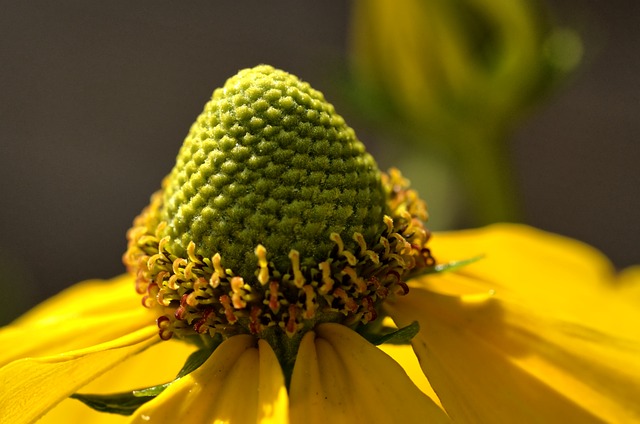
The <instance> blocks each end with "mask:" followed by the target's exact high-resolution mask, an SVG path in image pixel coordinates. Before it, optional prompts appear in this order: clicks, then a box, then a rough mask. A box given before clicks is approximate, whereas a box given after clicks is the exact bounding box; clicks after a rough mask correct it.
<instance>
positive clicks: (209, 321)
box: [123, 169, 435, 339]
mask: <svg viewBox="0 0 640 424" xmlns="http://www.w3.org/2000/svg"><path fill="white" fill-rule="evenodd" d="M382 183H383V186H384V188H385V190H386V193H387V199H388V200H387V204H388V206H389V210H390V211H391V213H390V215H388V216H385V217H384V226H383V231H382V233H381V234H380V237H379V238H378V240H376V241H375V242H374V243H367V241H366V240H365V239H364V237H363V236H362V234H360V233H354V234H353V240H354V241H355V242H356V244H357V246H358V247H357V248H356V249H354V250H353V251H350V250H348V249H345V245H344V243H343V240H342V237H341V236H340V235H339V234H337V233H333V234H331V237H330V238H331V240H332V241H333V243H334V248H333V250H332V251H331V252H330V255H329V257H328V258H327V259H326V260H325V261H323V262H321V263H319V264H318V266H317V267H314V268H308V267H303V266H301V263H302V262H303V261H301V258H300V257H299V254H298V252H297V251H295V250H291V252H290V253H289V260H290V263H291V266H290V269H289V272H287V273H285V274H282V273H281V272H279V271H277V270H276V269H275V267H274V266H273V265H272V264H271V263H270V262H269V259H268V253H269V252H267V250H266V249H265V248H264V247H263V246H261V245H258V246H256V249H255V253H256V273H255V275H254V276H245V277H243V276H240V275H235V274H234V273H233V271H232V270H231V269H225V268H224V267H223V266H222V264H223V263H224V260H223V258H222V256H221V255H220V253H215V254H214V255H213V256H212V257H211V258H205V257H202V256H200V255H198V254H196V253H195V252H196V245H195V244H194V243H193V242H191V243H190V244H189V246H188V248H187V255H186V257H177V256H175V255H174V254H172V253H171V252H170V251H169V250H168V249H167V246H168V244H169V243H168V242H169V238H168V237H160V236H159V234H161V232H162V228H163V225H166V224H165V223H164V222H160V220H159V218H158V216H159V210H160V208H161V207H162V195H161V192H157V193H156V194H154V195H153V197H152V199H151V204H150V205H149V206H148V207H147V208H146V209H145V210H144V211H143V212H142V213H141V214H140V215H139V216H138V217H137V218H136V220H135V221H134V226H133V227H132V228H131V229H130V230H129V232H128V233H127V237H128V240H129V243H128V249H127V252H126V253H125V255H124V258H123V260H124V263H125V264H126V266H127V269H128V270H129V272H130V273H132V274H134V275H135V277H136V290H137V292H138V293H140V294H141V295H142V296H143V297H142V303H143V305H144V306H146V307H148V308H158V309H159V310H160V311H161V312H160V314H161V315H160V317H159V318H158V320H157V324H158V327H159V330H160V337H161V338H163V339H169V338H171V337H172V336H173V335H176V336H179V337H187V336H190V335H194V334H209V335H210V336H214V335H216V334H221V335H223V336H224V337H228V336H231V335H234V334H238V333H252V334H256V335H260V334H262V333H263V332H265V331H267V330H269V329H271V328H272V327H274V326H278V327H280V328H281V329H282V330H283V331H285V332H286V334H287V335H289V336H290V337H291V336H293V335H294V334H296V333H297V332H299V331H302V330H303V329H304V328H308V327H309V326H310V325H311V324H313V323H314V322H317V321H334V322H341V323H343V324H345V325H355V324H357V323H359V322H360V323H363V324H366V323H367V322H370V321H373V320H375V319H376V317H377V314H378V312H377V311H378V309H379V306H380V304H381V302H382V301H383V300H384V299H385V298H386V297H387V296H389V295H393V294H397V295H403V294H406V293H407V292H408V287H407V285H406V284H405V283H404V280H405V279H406V277H407V276H408V275H409V274H411V273H413V272H415V271H417V270H420V269H424V268H426V267H433V266H434V265H435V260H434V258H433V257H432V256H431V252H430V250H429V249H428V248H427V246H426V244H427V241H428V239H429V231H428V230H427V229H426V228H425V227H424V225H423V222H424V221H426V220H427V212H426V206H425V204H424V202H422V200H420V199H419V198H418V196H417V194H416V192H415V191H413V190H411V189H409V188H408V182H407V180H405V179H404V178H403V177H402V175H401V174H400V172H399V171H397V170H395V169H392V170H390V172H389V174H383V175H382Z"/></svg>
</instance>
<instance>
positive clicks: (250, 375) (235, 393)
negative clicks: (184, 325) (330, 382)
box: [131, 335, 288, 424]
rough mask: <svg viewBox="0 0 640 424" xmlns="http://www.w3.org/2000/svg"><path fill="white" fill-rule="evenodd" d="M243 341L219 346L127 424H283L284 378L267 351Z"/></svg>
mask: <svg viewBox="0 0 640 424" xmlns="http://www.w3.org/2000/svg"><path fill="white" fill-rule="evenodd" d="M257 344H258V346H257V347H256V339H255V338H253V337H252V336H249V335H239V336H233V337H231V338H229V339H228V340H226V341H225V342H223V343H222V344H221V345H220V346H219V347H218V348H217V349H216V350H215V351H214V352H213V354H212V355H211V357H209V359H207V361H206V362H205V363H204V364H202V365H201V366H200V368H198V369H197V370H195V371H194V372H192V373H191V374H188V375H186V376H184V377H183V378H181V379H179V380H177V381H176V382H175V383H173V384H172V385H171V386H169V387H168V388H167V389H166V390H165V391H163V392H162V393H161V394H160V395H158V397H156V398H155V399H153V400H151V401H150V402H148V403H146V404H145V405H143V406H142V407H140V408H139V409H138V410H137V411H136V412H135V414H134V415H133V417H132V421H131V422H132V423H145V422H148V421H151V422H162V423H164V422H167V423H173V422H193V423H203V424H204V423H213V422H231V423H254V422H256V423H257V422H260V423H269V422H273V423H287V422H288V416H287V409H288V398H287V393H286V389H285V386H284V376H283V374H282V371H281V368H280V365H279V363H278V360H277V358H276V356H275V353H274V352H273V350H272V349H271V347H270V346H269V345H268V344H267V343H266V342H265V341H263V340H261V341H259V342H257Z"/></svg>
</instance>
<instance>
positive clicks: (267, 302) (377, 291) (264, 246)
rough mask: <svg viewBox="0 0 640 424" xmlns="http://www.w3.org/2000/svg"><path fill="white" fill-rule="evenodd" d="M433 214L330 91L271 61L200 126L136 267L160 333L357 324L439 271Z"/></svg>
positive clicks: (133, 252)
mask: <svg viewBox="0 0 640 424" xmlns="http://www.w3.org/2000/svg"><path fill="white" fill-rule="evenodd" d="M426 219H427V215H426V207H425V206H424V203H423V202H422V201H421V200H420V199H419V198H418V197H417V195H416V194H415V192H414V191H413V190H410V189H409V188H408V183H407V181H406V180H404V179H403V178H402V176H401V175H400V173H399V172H397V171H395V170H392V171H391V172H390V173H389V174H388V175H387V174H381V173H380V172H379V170H378V168H377V166H376V164H375V161H374V160H373V159H372V158H371V156H370V155H368V154H367V153H366V152H365V151H364V147H363V145H362V143H360V141H358V140H357V139H356V138H355V134H354V133H353V130H351V129H350V128H349V127H348V126H346V124H345V123H344V120H343V119H342V118H341V117H340V116H339V115H337V114H336V113H335V111H334V110H333V107H332V106H331V105H330V104H329V103H327V102H326V101H325V100H324V98H323V96H322V94H321V93H319V92H317V91H315V90H313V89H311V88H310V87H309V86H308V84H306V83H303V82H301V81H299V80H298V79H297V78H295V77H293V76H291V75H289V74H287V73H285V72H282V71H278V70H275V69H273V68H271V67H268V66H260V67H257V68H253V69H249V70H245V71H241V72H240V73H239V74H238V75H237V76H236V77H233V78H231V79H230V80H229V81H228V82H227V84H226V85H225V87H223V88H222V89H219V90H216V91H215V92H214V95H213V98H212V100H211V101H210V102H209V103H208V104H207V106H205V110H204V112H203V113H202V114H201V115H200V117H199V118H198V120H197V121H196V123H195V124H194V125H193V127H192V129H191V131H190V133H189V135H188V136H187V139H186V140H185V144H184V145H183V147H182V148H181V151H180V153H179V155H178V160H177V164H176V166H175V168H174V169H173V171H172V172H171V174H170V175H169V176H168V177H167V178H166V179H165V181H164V183H163V187H162V190H160V191H159V192H158V193H156V194H155V195H154V196H153V197H152V200H151V203H150V205H149V206H148V207H147V208H146V209H145V210H144V211H143V212H142V214H141V215H140V216H139V217H138V218H136V220H135V222H134V226H133V228H132V229H131V230H130V231H129V233H128V239H129V246H128V250H127V253H126V254H125V256H124V262H125V264H126V265H127V267H128V269H129V271H130V272H131V273H133V274H135V275H136V289H137V291H138V292H139V293H140V294H141V295H143V298H142V299H143V304H144V305H145V306H147V307H151V308H158V310H159V315H160V317H159V318H158V326H159V328H160V335H161V337H162V338H164V339H168V338H170V337H172V336H173V335H176V336H179V337H188V336H191V335H197V334H200V335H205V334H208V335H210V336H212V337H213V336H216V335H222V336H223V337H230V336H232V335H234V334H240V333H250V334H254V335H256V336H258V337H265V338H269V336H268V335H273V334H274V332H276V333H281V334H285V335H286V336H287V337H289V338H293V337H296V336H298V335H300V334H301V333H303V332H304V331H305V330H306V329H309V328H312V327H313V326H314V325H315V324H316V323H318V322H326V321H332V322H340V323H343V324H345V325H350V326H357V325H358V324H361V323H362V324H366V323H368V322H370V321H373V320H375V319H376V317H377V314H378V311H379V307H380V304H381V302H382V301H383V300H384V299H385V298H386V297H388V296H390V295H394V294H404V293H406V292H407V291H408V288H407V286H406V284H405V283H404V281H405V280H406V278H407V277H408V276H409V275H410V274H412V273H414V272H416V271H418V270H422V269H424V268H426V267H431V266H433V265H434V261H433V258H432V257H431V254H430V252H429V250H428V249H427V247H426V242H427V240H428V238H429V232H428V230H427V229H426V228H425V227H424V225H423V222H424V221H426Z"/></svg>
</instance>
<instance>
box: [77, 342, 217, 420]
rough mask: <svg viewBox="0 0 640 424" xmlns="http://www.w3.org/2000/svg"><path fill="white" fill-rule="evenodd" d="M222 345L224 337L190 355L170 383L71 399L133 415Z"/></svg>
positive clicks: (94, 406) (105, 410)
mask: <svg viewBox="0 0 640 424" xmlns="http://www.w3.org/2000/svg"><path fill="white" fill-rule="evenodd" d="M220 343H222V337H215V338H214V343H212V344H211V345H210V346H209V347H204V348H201V349H198V350H196V351H195V352H193V353H192V354H191V355H189V357H188V358H187V360H186V361H185V363H184V365H183V366H182V368H181V369H180V372H178V375H177V376H176V378H175V379H174V380H173V381H170V382H168V383H164V384H159V385H157V386H152V387H146V388H144V389H137V390H131V391H127V392H122V393H111V394H107V395H96V394H81V393H74V394H72V395H71V396H70V397H71V398H72V399H77V400H79V401H80V402H82V403H84V404H85V405H87V406H88V407H90V408H92V409H95V410H96V411H99V412H108V413H111V414H119V415H131V414H133V413H134V412H135V410H136V409H138V408H139V407H140V406H142V405H144V404H145V403H147V402H149V401H150V400H151V399H153V398H155V397H156V396H158V395H159V394H160V393H162V392H163V391H164V390H165V389H166V388H167V387H169V386H170V385H171V384H173V383H175V382H176V381H178V380H179V379H181V378H182V377H184V376H185V375H187V374H189V373H191V372H193V371H195V370H196V369H197V368H198V367H200V365H202V364H203V363H204V362H205V361H206V360H207V359H208V358H209V356H211V354H212V353H213V351H214V350H215V349H216V348H217V347H218V346H219V345H220Z"/></svg>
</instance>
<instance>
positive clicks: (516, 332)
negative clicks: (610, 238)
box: [386, 225, 640, 423]
mask: <svg viewBox="0 0 640 424" xmlns="http://www.w3.org/2000/svg"><path fill="white" fill-rule="evenodd" d="M431 248H432V249H433V252H434V254H435V255H436V257H438V258H439V259H440V258H442V259H444V260H445V261H446V260H454V259H465V258H469V257H473V256H475V255H477V254H480V253H482V254H484V255H485V257H484V258H483V259H482V260H480V261H478V262H476V263H474V264H471V265H468V266H466V267H464V268H462V269H460V270H459V271H457V272H452V273H445V274H440V275H433V276H429V277H425V278H423V279H421V280H420V281H417V282H413V283H412V284H411V291H410V293H409V295H407V296H405V297H402V298H398V299H396V300H395V302H394V303H388V304H387V305H386V308H387V311H388V312H389V313H390V315H391V316H392V317H393V318H394V320H395V321H396V323H397V325H399V326H403V325H407V324H409V323H410V322H412V321H414V320H418V321H419V323H420V327H421V329H420V333H419V334H418V336H417V337H416V338H415V339H414V342H413V347H414V349H415V351H416V354H417V355H418V358H419V360H420V364H421V365H422V368H423V370H424V372H425V374H426V375H427V377H428V379H429V381H430V382H431V384H432V385H433V387H434V389H435V390H436V393H437V394H438V396H439V397H440V399H441V401H442V403H443V405H444V407H445V409H446V410H447V412H448V413H449V415H450V416H451V417H452V418H453V419H454V420H455V421H460V422H470V423H471V422H538V421H542V422H551V423H555V422H558V423H559V422H600V421H606V422H630V421H634V420H638V419H640V404H639V403H638V402H637V399H638V396H640V329H639V327H638V325H637V323H638V322H640V308H637V304H634V302H631V299H630V298H628V297H625V296H622V294H623V292H621V291H619V290H620V289H619V288H617V287H615V285H614V284H613V282H614V275H613V273H612V268H611V265H610V264H609V263H608V261H607V260H606V258H604V257H603V256H602V255H601V254H599V253H598V252H597V251H596V250H595V249H592V248H590V247H588V246H585V245H583V244H581V243H579V242H576V241H573V240H569V239H566V238H563V237H560V236H554V235H551V234H548V233H544V232H540V231H537V230H534V229H532V228H529V227H524V226H515V225H499V226H492V227H488V228H486V229H481V230H473V231H464V232H460V233H451V234H442V235H436V236H435V237H434V243H433V244H432V246H431ZM454 294H455V295H454Z"/></svg>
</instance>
